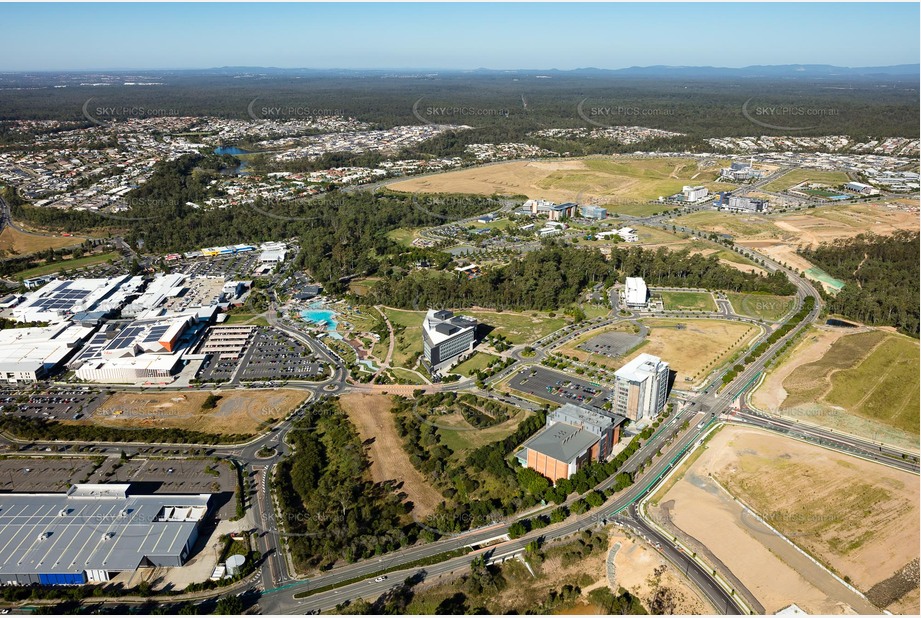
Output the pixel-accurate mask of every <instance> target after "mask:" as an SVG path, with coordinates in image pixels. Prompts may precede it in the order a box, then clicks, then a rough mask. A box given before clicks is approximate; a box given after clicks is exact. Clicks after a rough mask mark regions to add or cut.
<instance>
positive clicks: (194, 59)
mask: <svg viewBox="0 0 921 618" xmlns="http://www.w3.org/2000/svg"><path fill="white" fill-rule="evenodd" d="M0 23H2V24H3V36H2V37H0V70H7V71H17V70H30V71H31V70H68V69H71V70H83V69H171V68H208V67H218V66H275V67H309V68H439V69H472V68H478V67H486V68H492V69H512V68H521V69H548V68H556V69H573V68H579V67H598V68H610V69H616V68H622V67H628V66H648V65H657V64H665V65H685V66H687V65H695V66H696V65H711V66H728V67H740V66H747V65H753V64H834V65H839V66H877V65H889V64H904V63H916V62H918V57H919V29H918V23H919V5H918V4H917V3H887V4H881V3H840V4H829V3H817V4H780V3H764V4H745V3H739V4H726V3H715V4H695V3H677V4H562V3H560V4H549V3H548V4H166V3H164V4H0Z"/></svg>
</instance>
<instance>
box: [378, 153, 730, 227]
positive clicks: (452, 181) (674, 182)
mask: <svg viewBox="0 0 921 618" xmlns="http://www.w3.org/2000/svg"><path fill="white" fill-rule="evenodd" d="M718 176H719V165H718V164H717V165H714V166H712V167H708V168H700V167H698V162H697V161H696V160H693V159H679V158H667V157H663V158H648V159H646V158H633V157H622V156H614V157H589V158H582V159H560V160H543V161H513V162H509V163H501V164H497V165H487V166H482V167H476V168H470V169H466V170H457V171H452V172H446V173H444V174H435V175H431V176H425V177H420V178H413V179H410V180H402V181H398V182H395V183H393V184H391V185H389V186H388V188H390V189H392V190H394V191H407V192H414V193H473V194H478V195H494V194H500V195H525V196H527V197H531V198H544V199H550V200H554V201H556V202H565V201H579V202H585V201H588V200H590V199H594V200H596V201H597V203H598V204H600V205H607V207H608V209H609V210H613V211H616V212H624V213H625V214H635V215H643V214H650V213H651V212H658V211H661V210H662V209H663V208H664V206H662V205H658V204H653V205H647V204H646V202H648V201H649V200H656V199H658V198H659V197H660V196H666V195H671V194H673V193H677V192H680V191H681V188H682V187H683V186H684V185H687V184H702V185H704V186H707V187H708V188H709V189H710V191H717V190H720V189H726V188H730V186H729V185H724V184H721V183H717V182H715V180H716V178H717V177H718ZM638 206H642V208H643V209H644V210H643V211H642V212H640V211H636V212H634V211H630V210H629V209H630V208H634V209H635V208H636V207H638ZM622 207H623V209H624V210H623V211H622V210H621V208H622ZM647 211H648V212H647Z"/></svg>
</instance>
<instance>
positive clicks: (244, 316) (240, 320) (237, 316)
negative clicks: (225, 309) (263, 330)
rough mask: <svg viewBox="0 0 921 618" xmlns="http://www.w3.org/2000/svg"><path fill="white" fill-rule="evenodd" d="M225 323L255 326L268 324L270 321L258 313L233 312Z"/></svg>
mask: <svg viewBox="0 0 921 618" xmlns="http://www.w3.org/2000/svg"><path fill="white" fill-rule="evenodd" d="M224 324H252V325H254V326H268V325H269V322H268V320H266V319H265V318H264V317H262V316H261V315H260V314H258V313H231V314H230V315H228V316H227V320H225V321H224Z"/></svg>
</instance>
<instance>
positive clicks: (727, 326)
mask: <svg viewBox="0 0 921 618" xmlns="http://www.w3.org/2000/svg"><path fill="white" fill-rule="evenodd" d="M642 322H643V324H645V325H646V326H648V327H649V335H648V336H647V337H646V342H645V343H644V344H643V345H641V346H640V347H639V348H637V349H636V350H634V352H633V353H632V354H630V356H628V357H626V358H625V359H624V363H626V362H628V361H630V360H632V359H633V358H635V357H636V356H638V355H639V354H643V353H646V354H653V355H654V356H658V357H659V358H661V359H663V360H665V361H667V362H668V364H669V367H670V368H671V369H672V371H677V372H678V375H677V376H676V377H675V387H676V388H686V387H687V386H688V385H691V384H695V383H697V382H699V381H700V380H701V379H703V378H704V377H705V376H706V375H707V374H708V373H709V372H710V371H712V370H713V369H716V368H717V367H719V366H721V365H722V364H723V363H725V362H726V361H727V360H729V359H730V358H731V357H732V355H733V354H734V353H735V352H736V351H737V350H740V349H742V348H743V347H744V346H746V345H747V344H748V343H749V342H750V341H751V339H752V338H753V337H754V336H755V335H756V334H757V333H758V332H759V329H758V328H757V327H755V326H752V325H751V324H747V323H744V322H732V321H729V320H692V319H674V320H671V319H669V320H665V319H661V320H660V319H648V320H642ZM678 326H683V328H677V327H678ZM686 377H687V378H690V381H686V380H685V378H686Z"/></svg>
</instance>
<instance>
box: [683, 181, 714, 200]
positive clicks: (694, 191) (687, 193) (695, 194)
mask: <svg viewBox="0 0 921 618" xmlns="http://www.w3.org/2000/svg"><path fill="white" fill-rule="evenodd" d="M681 193H682V195H683V196H684V201H685V202H696V201H697V200H702V199H703V198H705V197H707V194H708V193H709V192H708V191H707V187H704V186H702V185H699V186H696V187H691V186H688V185H685V186H684V187H683V188H682V189H681Z"/></svg>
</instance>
